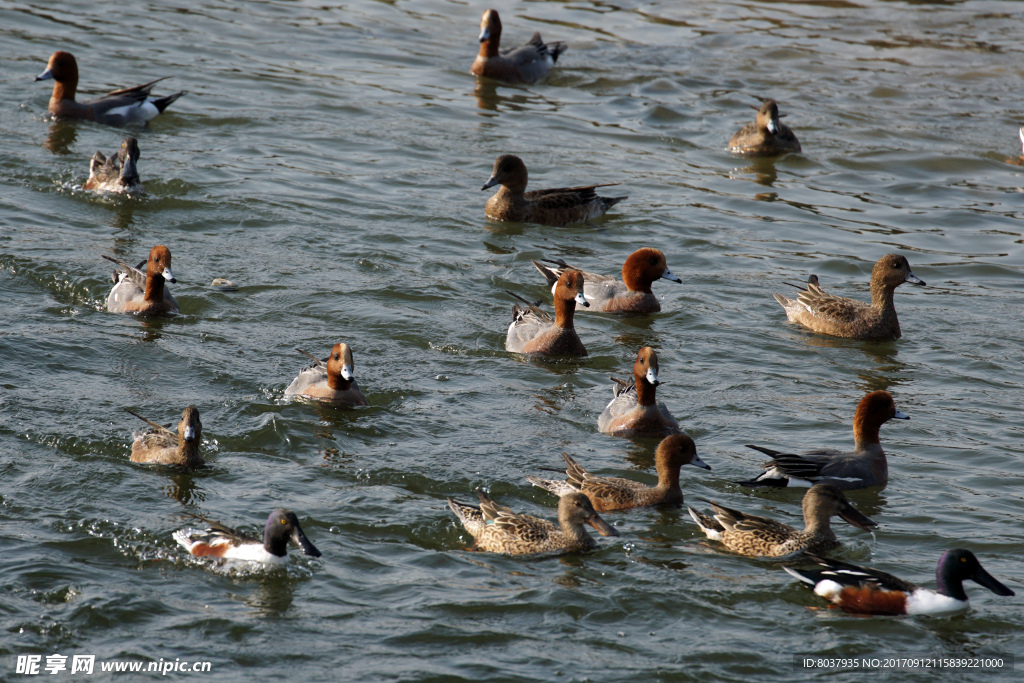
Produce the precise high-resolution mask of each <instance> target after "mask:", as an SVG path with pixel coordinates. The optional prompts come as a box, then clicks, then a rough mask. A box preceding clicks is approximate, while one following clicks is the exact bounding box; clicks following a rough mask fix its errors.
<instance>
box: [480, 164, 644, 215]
mask: <svg viewBox="0 0 1024 683" xmlns="http://www.w3.org/2000/svg"><path fill="white" fill-rule="evenodd" d="M527 180H528V175H527V172H526V164H524V163H523V160H522V159H520V158H519V157H517V156H515V155H514V154H502V155H501V156H500V157H498V158H497V159H496V160H495V161H494V171H493V172H492V173H491V177H490V178H488V179H487V182H486V183H484V186H483V187H481V188H480V189H481V190H486V189H487V188H489V187H494V186H495V185H501V189H500V190H498V191H497V192H495V193H494V196H492V197H491V198H490V199H488V200H487V205H486V206H485V207H484V213H486V214H487V217H488V218H490V219H491V220H495V221H513V222H516V223H540V224H542V225H551V226H554V227H559V226H563V225H571V224H573V223H584V222H586V221H589V220H590V219H592V218H598V217H599V216H603V215H604V214H605V213H606V212H607V211H608V209H610V208H612V207H613V206H615V205H616V204H618V203H619V202H621V201H622V200H623V199H628V197H599V196H598V195H597V193H596V192H594V190H595V189H596V188H598V187H608V186H609V185H617V184H618V183H604V184H601V185H586V186H583V187H559V188H555V189H551V190H535V191H533V192H527V191H526V183H527Z"/></svg>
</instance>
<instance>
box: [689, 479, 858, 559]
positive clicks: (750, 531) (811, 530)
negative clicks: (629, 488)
mask: <svg viewBox="0 0 1024 683" xmlns="http://www.w3.org/2000/svg"><path fill="white" fill-rule="evenodd" d="M707 502H708V503H709V504H710V505H711V507H712V508H714V510H715V515H714V518H711V517H708V516H707V515H703V514H701V513H699V512H697V511H696V510H694V509H693V508H692V507H688V508H687V510H689V511H690V516H691V517H693V521H695V522H697V525H698V526H699V527H700V528H701V530H702V531H703V532H704V533H705V534H706V535H707V537H708V538H710V539H712V540H715V541H721V542H722V544H723V545H724V546H725V547H726V548H728V549H729V550H731V551H733V552H735V553H739V554H740V555H746V556H748V557H770V558H776V559H785V558H788V557H792V556H794V555H796V554H798V553H802V552H807V551H811V552H824V551H826V550H831V549H833V548H837V547H839V545H840V543H839V539H837V538H836V534H835V532H834V531H832V525H831V524H830V521H829V520H830V519H831V518H832V516H833V515H839V516H840V517H842V518H843V520H845V521H846V522H849V523H850V524H852V525H853V526H855V527H857V528H858V529H864V530H865V531H868V530H870V528H871V527H873V526H878V525H877V524H876V523H875V522H873V521H872V520H871V519H869V518H868V517H866V516H865V515H864V514H862V513H861V512H860V511H858V510H857V509H856V508H855V507H853V506H852V505H850V501H848V500H847V499H846V496H844V495H843V492H842V491H840V490H839V489H837V488H836V487H835V486H832V485H831V484H815V485H814V486H812V487H811V488H810V489H809V490H808V491H807V493H806V494H804V500H803V511H804V529H803V531H801V530H799V529H796V528H794V527H791V526H789V525H788V524H783V523H782V522H776V521H775V520H774V519H768V518H767V517H758V516H756V515H748V514H746V513H745V512H740V511H739V510H733V509H731V508H727V507H725V506H723V505H718V504H717V503H714V502H712V501H707Z"/></svg>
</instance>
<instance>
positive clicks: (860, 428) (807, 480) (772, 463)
mask: <svg viewBox="0 0 1024 683" xmlns="http://www.w3.org/2000/svg"><path fill="white" fill-rule="evenodd" d="M893 418H895V419H897V420H909V419H910V418H909V417H908V416H906V415H904V414H903V413H901V412H900V411H898V410H896V403H895V402H894V401H893V400H892V396H891V395H890V394H889V392H887V391H872V392H871V393H869V394H868V395H867V396H865V397H864V398H862V399H861V400H860V403H858V404H857V412H855V413H854V415H853V450H852V451H840V450H836V449H834V448H820V449H817V450H813V451H807V452H805V453H800V454H799V455H797V454H795V453H783V452H781V451H775V450H772V449H770V448H763V447H761V446H755V445H753V444H747V448H753V449H754V450H756V451H761V452H762V453H764V454H765V455H769V456H771V457H772V460H769V461H768V462H766V463H765V464H764V469H765V471H764V472H762V473H761V474H760V475H758V476H757V477H756V478H755V479H751V480H750V481H741V482H737V483H739V484H742V485H743V486H810V485H811V484H812V483H814V482H818V481H823V482H827V483H829V484H832V485H833V486H836V487H838V488H841V489H862V488H867V487H869V486H882V487H884V486H885V485H886V484H888V483H889V465H888V463H887V462H886V459H885V451H883V450H882V444H881V443H880V442H879V440H878V430H879V429H880V428H881V426H882V425H883V424H885V423H886V422H888V421H889V420H890V419H893Z"/></svg>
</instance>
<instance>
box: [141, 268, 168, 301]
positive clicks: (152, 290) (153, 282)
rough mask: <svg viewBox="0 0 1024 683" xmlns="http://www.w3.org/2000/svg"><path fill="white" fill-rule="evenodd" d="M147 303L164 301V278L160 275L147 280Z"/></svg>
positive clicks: (149, 277)
mask: <svg viewBox="0 0 1024 683" xmlns="http://www.w3.org/2000/svg"><path fill="white" fill-rule="evenodd" d="M145 299H146V301H163V300H164V276H163V275H160V274H159V273H157V274H155V275H152V276H148V277H147V278H146V293H145Z"/></svg>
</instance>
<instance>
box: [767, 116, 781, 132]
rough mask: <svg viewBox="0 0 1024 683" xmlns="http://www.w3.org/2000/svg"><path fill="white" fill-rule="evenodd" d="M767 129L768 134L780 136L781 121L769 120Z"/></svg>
mask: <svg viewBox="0 0 1024 683" xmlns="http://www.w3.org/2000/svg"><path fill="white" fill-rule="evenodd" d="M765 128H767V129H768V132H769V133H771V134H772V135H778V134H779V120H778V119H768V125H766V126H765Z"/></svg>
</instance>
